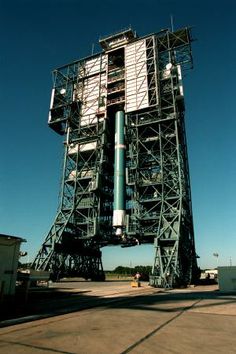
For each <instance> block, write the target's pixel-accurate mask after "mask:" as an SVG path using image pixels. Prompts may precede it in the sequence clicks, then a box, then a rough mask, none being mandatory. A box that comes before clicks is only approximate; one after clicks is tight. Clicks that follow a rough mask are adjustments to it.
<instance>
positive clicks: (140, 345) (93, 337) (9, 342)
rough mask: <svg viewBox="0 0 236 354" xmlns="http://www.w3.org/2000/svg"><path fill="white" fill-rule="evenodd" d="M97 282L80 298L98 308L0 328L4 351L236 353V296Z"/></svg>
mask: <svg viewBox="0 0 236 354" xmlns="http://www.w3.org/2000/svg"><path fill="white" fill-rule="evenodd" d="M93 285H94V283H93ZM93 285H91V284H89V286H91V288H90V289H87V290H88V291H89V292H88V293H84V295H83V294H81V297H82V296H84V297H85V299H86V301H87V303H89V301H94V299H96V298H97V300H98V299H100V300H101V301H100V302H98V303H97V304H99V305H100V306H99V307H93V308H90V309H84V310H81V311H75V312H69V308H68V313H65V314H63V315H58V316H53V317H48V318H44V319H40V320H36V321H33V322H27V323H23V324H18V325H12V326H8V327H5V328H1V329H0V353H4V354H5V353H7V354H11V353H14V354H22V353H24V354H28V353H29V354H31V353H66V354H72V353H79V354H80V353H81V354H113V353H114V354H116V353H117V354H118V353H119V354H125V353H135V354H136V353H137V354H139V353H140V354H150V353H160V354H165V353H168V354H169V353H181V354H182V353H187V354H191V353H203V354H204V353H214V354H215V353H222V354H223V353H224V354H225V353H227V354H230V353H235V348H236V336H235V328H236V295H224V294H220V293H219V291H216V288H215V287H214V286H213V287H212V286H210V287H204V288H203V287H197V288H194V289H188V290H173V291H166V292H163V291H160V290H158V289H152V288H148V287H147V286H144V287H143V288H141V289H132V290H131V289H130V288H129V284H128V283H126V284H123V283H113V285H107V283H106V285H104V287H102V286H101V285H100V286H99V289H98V288H96V289H94V290H93ZM74 288H75V289H77V288H80V289H81V286H79V283H78V284H77V283H76V287H74ZM85 290H86V289H84V291H85ZM130 290H131V292H130ZM96 292H99V294H97V295H95V293H96ZM117 292H118V293H119V292H120V295H119V294H117ZM125 292H126V294H125ZM88 294H90V295H88ZM92 294H93V295H92ZM89 296H90V298H89ZM103 301H104V302H103ZM52 312H53V311H52ZM52 314H53V313H52Z"/></svg>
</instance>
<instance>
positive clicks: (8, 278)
mask: <svg viewBox="0 0 236 354" xmlns="http://www.w3.org/2000/svg"><path fill="white" fill-rule="evenodd" d="M21 242H26V241H25V240H24V239H23V238H21V237H16V236H9V235H3V234H0V298H1V297H3V296H4V295H14V294H15V287H16V276H17V267H18V260H19V252H20V244H21Z"/></svg>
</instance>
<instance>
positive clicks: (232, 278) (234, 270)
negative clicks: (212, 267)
mask: <svg viewBox="0 0 236 354" xmlns="http://www.w3.org/2000/svg"><path fill="white" fill-rule="evenodd" d="M218 277H219V289H220V291H225V292H231V291H235V292H236V267H235V266H228V267H218Z"/></svg>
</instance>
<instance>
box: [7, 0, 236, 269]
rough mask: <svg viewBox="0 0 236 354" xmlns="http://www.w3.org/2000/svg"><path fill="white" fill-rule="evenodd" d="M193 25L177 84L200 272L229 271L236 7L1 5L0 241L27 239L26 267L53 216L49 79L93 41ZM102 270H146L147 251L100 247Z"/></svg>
mask: <svg viewBox="0 0 236 354" xmlns="http://www.w3.org/2000/svg"><path fill="white" fill-rule="evenodd" d="M171 14H172V15H173V18H174V27H175V29H177V28H180V27H184V26H192V27H193V30H192V32H193V37H194V38H195V39H196V41H194V42H193V45H192V48H193V57H194V69H193V70H192V71H191V72H188V74H187V76H186V77H185V81H184V84H185V85H184V89H185V100H186V129H187V139H188V152H189V164H190V175H191V188H192V200H193V214H194V228H195V241H196V249H197V253H198V255H199V256H200V259H199V265H200V266H201V267H203V268H205V267H212V266H216V265H217V259H216V258H214V256H213V253H214V252H217V253H219V259H218V262H219V265H229V264H230V258H231V260H232V264H233V265H236V237H235V236H236V203H235V199H236V143H235V141H236V139H235V133H236V116H235V102H236V97H235V79H236V75H235V74H236V69H235V67H236V41H235V35H236V21H235V18H236V2H235V1H234V0H231V1H230V0H224V1H218V0H212V1H210V0H205V1H201V0H196V1H195V0H193V1H191V0H188V1H181V0H178V1H177V0H176V1H175V0H172V1H171V0H153V1H152V0H135V1H128V0H126V1H123V0H119V1H111V0H100V1H93V0H90V1H79V0H77V1H76V0H37V1H34V0H31V1H30V0H21V1H20V0H19V1H17V0H15V1H13V0H0V38H1V47H0V49H1V54H0V60H1V61H0V63H1V65H0V80H1V81H0V112H1V129H0V132H1V139H0V144H1V154H0V156H1V162H0V163H1V165H0V166H1V169H0V193H1V199H0V218H1V220H0V221H1V223H0V233H6V234H11V235H18V236H22V237H24V238H26V239H27V243H26V244H24V245H23V247H22V250H26V251H28V252H29V259H32V258H33V257H34V256H35V255H36V252H37V250H38V249H39V247H40V244H41V243H42V241H43V239H44V238H45V236H46V234H47V232H48V230H49V228H50V226H51V224H52V222H53V220H54V217H55V215H56V209H57V205H58V194H59V186H60V178H61V173H62V158H63V155H62V152H63V150H62V138H61V137H60V136H59V135H57V134H56V133H54V132H53V131H52V130H51V129H49V128H48V127H47V116H48V109H49V101H50V91H51V87H52V77H51V71H52V70H53V69H55V68H57V67H58V66H60V65H63V64H66V63H69V62H71V61H73V60H76V59H79V58H82V57H84V56H87V55H90V54H91V49H92V44H93V43H94V44H95V51H100V49H99V46H98V45H97V43H98V38H99V36H100V35H107V34H110V33H112V32H115V31H119V30H120V29H122V28H124V27H127V26H129V25H131V26H132V28H133V29H135V30H136V31H137V33H138V34H139V35H140V36H142V35H146V34H149V33H152V32H158V31H159V30H160V29H163V28H167V27H170V15H171ZM103 256H104V257H103V259H104V267H105V269H112V268H114V267H115V266H117V265H126V266H130V265H131V266H135V265H138V264H150V265H151V264H152V262H153V248H152V246H137V247H135V248H126V249H120V248H119V247H118V248H105V249H103Z"/></svg>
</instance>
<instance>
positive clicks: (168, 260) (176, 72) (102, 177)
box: [33, 28, 197, 287]
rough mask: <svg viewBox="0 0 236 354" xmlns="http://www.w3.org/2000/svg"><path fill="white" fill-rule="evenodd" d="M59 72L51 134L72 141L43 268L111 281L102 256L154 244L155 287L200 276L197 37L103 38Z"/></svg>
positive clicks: (38, 263) (41, 255)
mask: <svg viewBox="0 0 236 354" xmlns="http://www.w3.org/2000/svg"><path fill="white" fill-rule="evenodd" d="M99 42H100V45H101V47H102V49H103V51H102V52H101V53H98V54H94V55H92V56H90V57H87V58H84V59H81V60H78V61H76V62H73V63H71V64H69V65H66V66H63V67H61V68H59V69H57V70H55V71H54V72H53V77H54V87H53V90H52V98H51V105H50V113H49V126H50V127H51V128H52V129H54V130H55V131H56V132H57V133H59V134H61V135H63V136H64V138H65V139H64V146H65V155H64V168H63V181H62V187H61V198H60V205H59V208H58V212H57V215H56V218H55V221H54V223H53V225H52V227H51V229H50V231H49V233H48V235H47V236H46V238H45V240H44V242H43V244H42V246H41V248H40V250H39V252H38V254H37V256H36V258H35V260H34V262H33V268H35V269H41V270H50V271H51V272H52V274H53V275H54V276H58V274H59V273H60V274H61V275H78V276H82V277H84V278H91V279H104V272H103V268H102V261H101V251H100V249H101V247H103V246H107V245H122V246H123V247H128V246H135V245H140V244H143V243H154V248H155V259H154V262H153V269H152V274H151V275H150V283H151V285H153V286H159V287H167V286H176V285H184V284H188V283H190V282H191V281H192V280H193V278H194V277H195V276H196V273H197V261H196V258H197V257H196V252H195V245H194V231H193V217H192V207H191V192H190V181H189V169H188V156H187V146H186V134H185V123H184V111H185V108H184V94H183V84H182V72H183V71H184V70H186V69H189V68H191V67H192V54H191V36H190V30H189V28H183V29H179V30H176V31H174V32H173V31H171V30H169V29H166V30H162V31H161V32H159V33H155V34H151V35H147V36H144V37H141V38H139V37H137V35H136V33H134V32H133V31H132V29H130V28H129V29H126V30H124V31H121V32H119V33H116V34H113V35H111V36H107V37H104V38H101V39H100V41H99Z"/></svg>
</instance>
